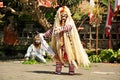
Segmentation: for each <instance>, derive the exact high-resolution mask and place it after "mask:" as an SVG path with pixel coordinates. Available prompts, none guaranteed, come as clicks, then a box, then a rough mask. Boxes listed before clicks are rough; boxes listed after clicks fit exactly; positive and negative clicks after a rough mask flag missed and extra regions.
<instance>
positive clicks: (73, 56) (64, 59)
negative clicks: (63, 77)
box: [44, 6, 90, 75]
mask: <svg viewBox="0 0 120 80" xmlns="http://www.w3.org/2000/svg"><path fill="white" fill-rule="evenodd" d="M50 36H52V41H51V47H52V49H53V51H54V52H55V53H56V55H55V58H56V71H55V73H57V74H61V70H62V65H64V64H68V65H69V74H70V75H73V74H74V73H75V68H78V66H79V65H83V66H89V64H90V61H89V59H88V55H87V54H86V52H85V50H84V48H83V46H82V44H81V41H80V38H79V34H78V32H77V29H76V26H75V23H74V21H73V19H72V17H71V12H70V10H69V8H68V7H67V6H63V7H60V8H59V9H58V11H57V13H56V16H55V22H54V25H53V27H52V28H51V29H49V30H48V31H47V32H45V33H44V37H45V38H47V37H50Z"/></svg>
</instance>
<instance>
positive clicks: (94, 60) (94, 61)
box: [89, 55, 102, 63]
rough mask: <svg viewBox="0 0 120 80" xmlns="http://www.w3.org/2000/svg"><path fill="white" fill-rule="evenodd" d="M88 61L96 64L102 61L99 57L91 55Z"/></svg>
mask: <svg viewBox="0 0 120 80" xmlns="http://www.w3.org/2000/svg"><path fill="white" fill-rule="evenodd" d="M89 60H90V62H91V63H98V62H101V61H102V60H101V58H100V56H99V55H91V56H90V57H89Z"/></svg>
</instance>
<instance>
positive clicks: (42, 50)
mask: <svg viewBox="0 0 120 80" xmlns="http://www.w3.org/2000/svg"><path fill="white" fill-rule="evenodd" d="M41 38H42V35H41V34H37V35H35V37H34V39H33V43H32V44H31V45H30V46H29V47H28V49H27V53H26V54H25V59H26V60H30V59H36V60H37V61H39V62H43V63H46V59H45V58H44V57H45V56H46V52H48V51H47V49H46V48H48V47H49V46H48V44H47V43H46V42H44V43H46V44H47V46H46V45H45V44H44V43H43V40H41ZM49 53H50V52H49ZM52 53H53V52H52ZM53 55H54V53H53V54H51V53H50V56H53Z"/></svg>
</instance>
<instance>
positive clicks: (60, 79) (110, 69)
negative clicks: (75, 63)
mask: <svg viewBox="0 0 120 80" xmlns="http://www.w3.org/2000/svg"><path fill="white" fill-rule="evenodd" d="M54 70H55V62H48V63H46V64H33V65H30V64H22V61H0V80H120V64H111V63H92V64H91V67H90V68H82V67H81V68H79V69H76V71H75V72H76V73H75V75H72V76H70V75H68V67H63V69H62V74H61V75H57V74H54Z"/></svg>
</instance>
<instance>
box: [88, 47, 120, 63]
mask: <svg viewBox="0 0 120 80" xmlns="http://www.w3.org/2000/svg"><path fill="white" fill-rule="evenodd" d="M87 53H88V55H89V53H90V51H87ZM89 60H90V62H92V63H93V62H95V63H96V62H110V63H114V62H118V63H120V49H118V50H117V51H114V50H113V49H105V50H101V51H100V53H99V54H98V55H95V54H91V55H89Z"/></svg>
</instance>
